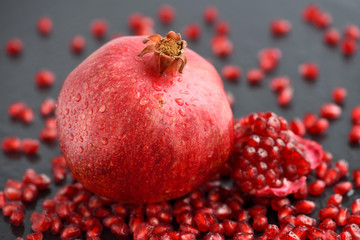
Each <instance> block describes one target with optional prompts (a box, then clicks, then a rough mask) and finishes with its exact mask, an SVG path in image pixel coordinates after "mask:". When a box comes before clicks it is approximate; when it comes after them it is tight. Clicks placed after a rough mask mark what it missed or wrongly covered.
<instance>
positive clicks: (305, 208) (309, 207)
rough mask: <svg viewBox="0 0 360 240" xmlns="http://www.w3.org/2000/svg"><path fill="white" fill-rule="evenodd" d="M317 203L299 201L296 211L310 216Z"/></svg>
mask: <svg viewBox="0 0 360 240" xmlns="http://www.w3.org/2000/svg"><path fill="white" fill-rule="evenodd" d="M315 207H316V205H315V202H313V201H310V200H299V201H297V202H296V205H295V209H296V212H297V213H304V214H310V213H312V212H313V211H314V209H315Z"/></svg>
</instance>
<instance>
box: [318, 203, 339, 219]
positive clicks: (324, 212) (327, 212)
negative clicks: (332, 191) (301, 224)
mask: <svg viewBox="0 0 360 240" xmlns="http://www.w3.org/2000/svg"><path fill="white" fill-rule="evenodd" d="M338 213H339V209H338V207H336V206H333V205H328V206H326V207H324V208H322V209H320V211H319V214H318V215H319V219H320V221H323V220H324V219H325V218H330V219H335V217H336V216H337V215H338Z"/></svg>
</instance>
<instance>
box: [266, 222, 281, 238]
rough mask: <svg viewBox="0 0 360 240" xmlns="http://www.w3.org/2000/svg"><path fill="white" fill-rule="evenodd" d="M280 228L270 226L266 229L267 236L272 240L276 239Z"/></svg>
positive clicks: (273, 225)
mask: <svg viewBox="0 0 360 240" xmlns="http://www.w3.org/2000/svg"><path fill="white" fill-rule="evenodd" d="M279 231H280V230H279V227H278V226H277V225H275V224H269V225H268V226H267V227H266V229H265V236H266V237H268V238H270V239H272V238H275V237H276V236H277V235H278V233H279Z"/></svg>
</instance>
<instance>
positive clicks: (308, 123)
mask: <svg viewBox="0 0 360 240" xmlns="http://www.w3.org/2000/svg"><path fill="white" fill-rule="evenodd" d="M317 120H318V118H317V116H316V115H315V114H314V113H306V114H305V115H304V117H303V123H304V126H305V128H306V129H307V130H309V129H310V128H312V127H313V126H314V125H315V123H316V121H317Z"/></svg>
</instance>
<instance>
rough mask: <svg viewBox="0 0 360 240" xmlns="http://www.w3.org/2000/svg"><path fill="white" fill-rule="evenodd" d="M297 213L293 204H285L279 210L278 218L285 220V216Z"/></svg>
mask: <svg viewBox="0 0 360 240" xmlns="http://www.w3.org/2000/svg"><path fill="white" fill-rule="evenodd" d="M294 213H295V208H294V207H293V206H291V205H289V206H284V207H282V208H281V209H279V211H278V219H279V221H283V219H284V218H286V217H288V216H290V215H292V214H294Z"/></svg>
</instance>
